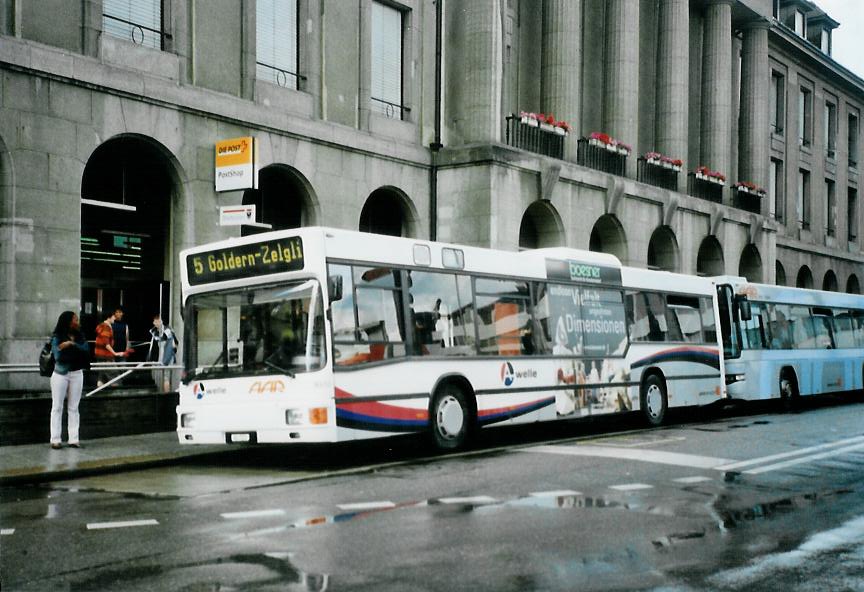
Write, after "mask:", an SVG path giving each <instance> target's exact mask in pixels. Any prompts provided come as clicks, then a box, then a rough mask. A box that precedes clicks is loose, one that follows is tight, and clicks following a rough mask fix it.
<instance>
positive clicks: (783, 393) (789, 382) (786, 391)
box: [780, 371, 800, 412]
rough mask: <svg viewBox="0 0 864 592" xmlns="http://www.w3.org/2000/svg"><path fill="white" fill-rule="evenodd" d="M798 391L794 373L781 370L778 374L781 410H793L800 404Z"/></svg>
mask: <svg viewBox="0 0 864 592" xmlns="http://www.w3.org/2000/svg"><path fill="white" fill-rule="evenodd" d="M799 395H800V393H799V392H798V381H797V380H796V378H795V373H794V372H791V371H786V372H783V373H782V374H781V375H780V406H781V408H782V409H783V411H787V412H789V411H795V410H796V409H798V407H799V404H800V396H799Z"/></svg>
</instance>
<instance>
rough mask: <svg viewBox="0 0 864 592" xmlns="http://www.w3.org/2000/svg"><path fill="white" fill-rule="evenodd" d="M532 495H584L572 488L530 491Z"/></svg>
mask: <svg viewBox="0 0 864 592" xmlns="http://www.w3.org/2000/svg"><path fill="white" fill-rule="evenodd" d="M528 495H530V496H531V497H566V496H572V495H582V492H581V491H573V490H572V489H558V490H556V491H535V492H533V493H529V494H528Z"/></svg>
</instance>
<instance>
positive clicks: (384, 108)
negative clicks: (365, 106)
mask: <svg viewBox="0 0 864 592" xmlns="http://www.w3.org/2000/svg"><path fill="white" fill-rule="evenodd" d="M370 98H371V99H372V110H373V111H375V112H376V113H380V114H382V115H384V116H385V117H387V118H389V119H400V120H401V119H405V114H406V113H408V112H409V111H411V109H410V108H408V107H406V106H405V105H400V104H399V103H391V102H390V101H385V100H384V99H379V98H377V97H370Z"/></svg>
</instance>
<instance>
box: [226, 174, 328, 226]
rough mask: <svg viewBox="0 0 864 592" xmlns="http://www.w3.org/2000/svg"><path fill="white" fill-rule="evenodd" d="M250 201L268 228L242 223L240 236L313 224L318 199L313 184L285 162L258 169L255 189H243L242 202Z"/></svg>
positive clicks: (257, 219)
mask: <svg viewBox="0 0 864 592" xmlns="http://www.w3.org/2000/svg"><path fill="white" fill-rule="evenodd" d="M252 204H254V205H255V217H256V222H259V223H263V224H269V225H270V228H265V227H255V226H241V227H240V235H241V236H248V235H250V234H257V233H259V232H268V231H269V230H284V229H286V228H300V227H301V226H313V225H314V224H315V217H316V216H315V214H316V212H315V209H316V204H317V200H316V198H315V194H314V192H313V191H312V186H311V185H310V184H309V181H308V180H307V179H306V177H304V176H303V175H302V174H301V173H300V171H298V170H297V169H295V168H293V167H290V166H288V165H284V164H271V165H268V166H266V167H264V168H263V169H261V170H260V171H258V189H247V190H246V191H244V192H243V205H252Z"/></svg>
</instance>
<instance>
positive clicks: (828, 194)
mask: <svg viewBox="0 0 864 592" xmlns="http://www.w3.org/2000/svg"><path fill="white" fill-rule="evenodd" d="M836 199H837V198H836V196H835V194H834V181H832V180H831V179H825V232H827V233H828V236H834V235H835V234H836V233H837V224H836V223H835V221H834V219H835V216H836V215H837V211H836V210H837V203H836Z"/></svg>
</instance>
